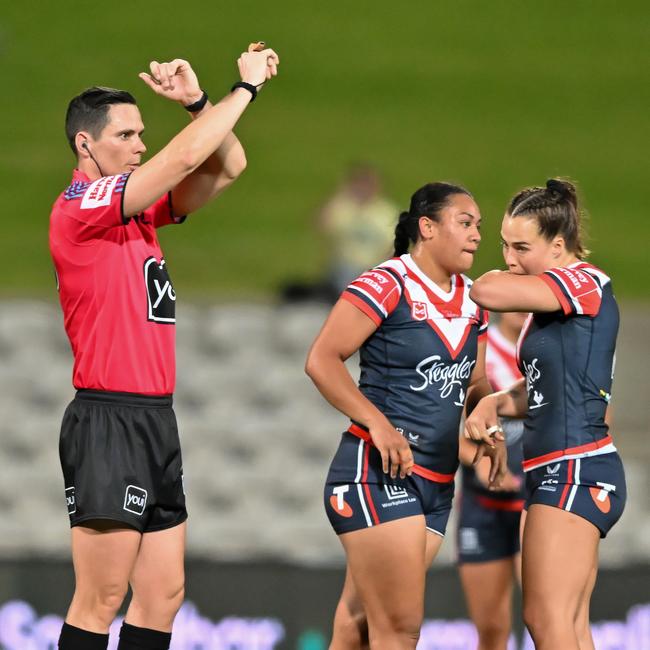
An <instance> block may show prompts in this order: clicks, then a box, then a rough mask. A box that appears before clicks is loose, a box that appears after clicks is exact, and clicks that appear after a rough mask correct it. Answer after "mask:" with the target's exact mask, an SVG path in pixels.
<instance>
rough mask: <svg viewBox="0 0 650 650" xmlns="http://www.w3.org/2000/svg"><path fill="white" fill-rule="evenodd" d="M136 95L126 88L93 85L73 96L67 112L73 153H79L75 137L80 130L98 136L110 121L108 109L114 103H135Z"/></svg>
mask: <svg viewBox="0 0 650 650" xmlns="http://www.w3.org/2000/svg"><path fill="white" fill-rule="evenodd" d="M135 103H136V101H135V97H133V95H132V94H131V93H129V92H127V91H126V90H116V89H115V88H105V87H104V86H93V87H92V88H88V89H87V90H84V91H83V92H82V93H81V94H80V95H77V96H76V97H73V98H72V100H71V101H70V103H69V104H68V111H67V112H66V114H65V134H66V136H67V138H68V142H69V144H70V148H71V149H72V153H74V155H75V156H76V155H77V148H76V147H75V142H74V141H75V137H76V135H77V133H79V131H89V132H90V134H91V135H92V136H93V138H98V137H99V135H100V134H101V132H102V131H103V129H104V127H105V126H106V124H107V123H108V109H109V108H110V106H111V105H112V104H135Z"/></svg>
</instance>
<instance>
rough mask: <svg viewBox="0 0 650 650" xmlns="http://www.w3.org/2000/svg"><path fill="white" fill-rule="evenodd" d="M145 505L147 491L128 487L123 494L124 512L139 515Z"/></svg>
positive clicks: (135, 486)
mask: <svg viewBox="0 0 650 650" xmlns="http://www.w3.org/2000/svg"><path fill="white" fill-rule="evenodd" d="M146 505H147V491H146V490H144V489H143V488H141V487H138V486H137V485H129V486H127V488H126V492H125V493H124V510H126V511H127V512H132V513H133V514H134V515H141V514H142V513H143V512H144V509H145V507H146Z"/></svg>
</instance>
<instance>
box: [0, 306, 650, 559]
mask: <svg viewBox="0 0 650 650" xmlns="http://www.w3.org/2000/svg"><path fill="white" fill-rule="evenodd" d="M646 311H647V309H646ZM178 312H179V326H178V389H177V393H176V399H175V403H176V411H177V416H178V420H179V425H180V430H181V437H182V441H183V450H184V470H185V485H186V490H187V497H188V509H189V511H190V516H191V521H190V527H189V540H188V550H189V552H190V553H191V554H192V555H193V556H195V557H207V558H218V559H226V560H227V559H233V560H235V559H251V558H254V559H277V560H282V561H291V562H302V563H307V564H319V565H323V564H325V565H327V564H337V563H340V562H342V561H343V554H342V551H341V549H340V545H339V543H338V541H337V539H336V537H335V535H334V534H333V533H332V531H331V529H330V527H329V524H328V522H327V520H326V517H325V514H324V511H323V506H322V485H323V480H324V477H325V474H326V472H327V468H328V464H329V461H330V458H331V456H332V454H333V452H334V450H335V448H336V446H337V443H338V438H339V435H340V433H341V431H343V429H344V428H345V425H346V420H345V417H344V416H343V415H341V414H340V413H338V412H337V411H335V410H334V409H333V408H332V407H330V406H329V405H328V404H327V403H326V402H325V401H324V400H323V399H322V397H321V396H320V395H319V394H318V392H317V391H316V389H315V388H314V387H313V386H312V384H311V382H310V381H309V379H308V378H307V377H306V375H305V374H304V372H303V366H304V360H305V355H306V351H307V349H308V347H309V344H310V343H311V341H312V340H313V338H314V336H315V334H316V332H317V331H318V329H319V328H320V326H321V324H322V322H323V319H324V317H325V315H326V310H325V308H324V307H323V306H319V305H300V306H295V307H286V306H283V307H282V308H281V309H280V308H279V307H276V306H274V305H269V304H261V305H252V304H246V305H222V306H209V307H207V306H196V305H185V304H180V305H179V309H178ZM647 319H648V314H647V313H643V312H641V313H638V314H636V315H635V313H634V312H632V313H631V315H630V316H629V318H628V320H627V321H624V328H623V332H624V334H622V335H621V338H620V345H619V348H620V352H619V361H618V369H617V372H618V374H617V382H616V385H615V399H614V409H615V411H614V421H615V423H620V424H617V426H615V427H614V436H615V439H616V442H617V445H618V446H619V448H620V449H621V451H622V455H623V457H624V460H625V462H626V470H627V476H628V488H629V493H630V497H629V500H628V506H627V510H626V513H625V515H624V517H623V519H622V523H621V524H620V525H619V526H617V527H616V528H615V529H614V531H613V532H612V534H611V538H610V539H608V540H607V542H606V543H605V544H603V547H602V558H603V564H604V565H617V564H621V563H623V562H634V561H641V562H643V561H647V560H648V559H649V558H650V499H649V498H648V496H647V495H648V493H649V490H648V481H649V478H648V475H647V472H646V467H647V466H648V461H649V460H650V449H649V448H648V446H647V444H646V443H645V439H646V435H647V430H648V423H647V418H648V415H647V411H648V409H647V405H646V404H645V403H644V401H643V398H642V397H641V398H639V397H638V396H639V395H642V393H641V389H640V387H638V384H637V382H636V377H639V376H643V374H640V373H642V368H641V364H642V363H643V361H642V359H641V357H642V356H643V355H639V353H638V350H639V349H646V348H647V344H646V342H645V341H646V339H645V337H644V331H643V323H644V322H647ZM639 346H645V347H643V348H640V347H639ZM0 354H1V355H2V360H3V361H2V364H0V407H1V408H0V412H1V413H2V418H1V419H0V467H1V468H2V471H1V472H0V509H1V510H2V512H3V517H2V518H0V558H11V557H25V556H32V555H35V554H39V555H51V556H67V555H68V554H69V534H68V530H67V517H66V510H65V503H64V498H63V481H62V478H61V473H60V467H59V461H58V431H59V425H60V421H61V415H62V413H63V410H64V408H65V406H66V404H67V402H68V401H69V400H70V399H71V397H72V395H73V389H72V387H71V384H70V378H71V354H70V350H69V346H68V343H67V339H66V338H65V334H64V332H63V325H62V318H61V314H60V309H59V307H58V305H56V304H53V303H47V302H36V301H5V302H3V303H2V305H0ZM349 366H350V369H351V371H352V372H353V374H355V373H356V368H355V366H356V364H355V361H354V360H351V361H350V362H349ZM453 529H454V524H453V522H452V523H451V525H450V529H449V530H450V532H451V531H453ZM450 541H451V540H449V541H448V542H447V543H446V544H444V545H443V552H442V558H441V561H442V562H451V561H453V556H454V552H453V550H454V549H453V546H454V545H453V544H452V543H450Z"/></svg>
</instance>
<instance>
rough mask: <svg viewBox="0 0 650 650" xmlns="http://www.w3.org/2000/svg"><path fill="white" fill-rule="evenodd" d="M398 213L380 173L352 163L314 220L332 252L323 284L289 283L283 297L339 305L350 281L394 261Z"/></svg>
mask: <svg viewBox="0 0 650 650" xmlns="http://www.w3.org/2000/svg"><path fill="white" fill-rule="evenodd" d="M398 212H399V210H398V209H397V206H396V205H395V204H394V203H393V202H392V201H390V200H389V199H388V198H386V197H385V196H384V193H383V187H382V179H381V177H380V175H379V173H378V171H377V170H376V169H375V168H374V167H373V166H372V165H370V164H368V163H360V164H355V165H352V166H351V167H350V168H349V170H348V171H347V173H346V174H345V176H344V178H343V180H342V182H341V184H340V186H339V187H338V189H337V190H336V191H335V192H334V194H333V195H332V196H331V197H330V198H329V199H327V201H326V202H325V205H324V206H323V207H322V208H321V209H320V211H319V212H318V214H317V216H316V227H317V230H318V232H319V233H322V234H323V235H324V236H325V239H326V242H327V248H328V262H327V270H326V272H325V275H324V277H323V280H322V281H321V282H318V283H316V284H313V285H309V284H298V283H292V284H287V285H286V286H285V287H284V289H283V290H282V294H283V297H284V298H285V299H286V300H291V301H298V300H325V301H328V302H335V301H336V300H337V299H338V297H339V295H340V294H341V292H342V291H343V290H344V289H345V288H346V287H347V286H348V284H350V282H352V280H354V279H355V278H357V277H358V276H359V275H361V274H362V273H363V272H364V271H367V270H368V269H370V268H372V267H373V266H375V265H376V264H378V263H379V262H381V261H382V260H385V259H386V258H387V257H390V255H391V252H392V246H393V238H394V230H395V220H396V218H397V215H398Z"/></svg>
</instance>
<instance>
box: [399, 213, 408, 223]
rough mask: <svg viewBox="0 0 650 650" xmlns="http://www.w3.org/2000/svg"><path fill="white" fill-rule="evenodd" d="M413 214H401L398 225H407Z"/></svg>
mask: <svg viewBox="0 0 650 650" xmlns="http://www.w3.org/2000/svg"><path fill="white" fill-rule="evenodd" d="M410 216H411V213H410V212H409V211H408V210H405V211H404V212H400V215H399V220H398V223H406V222H407V221H408V220H409V217H410Z"/></svg>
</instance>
